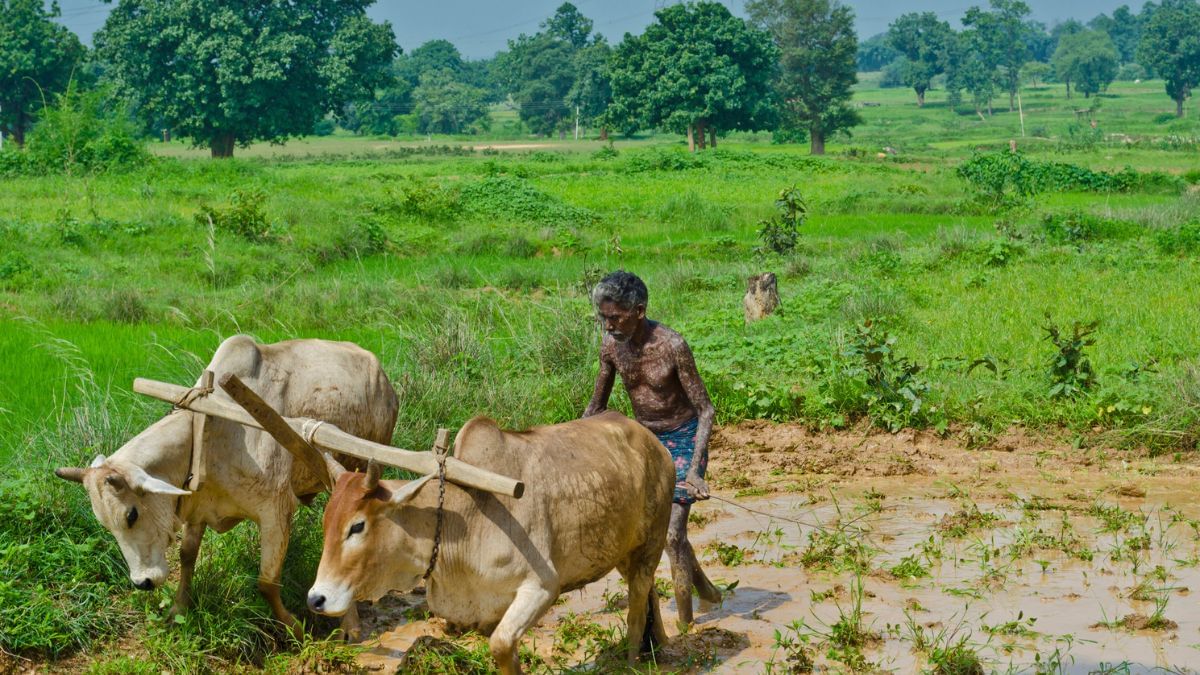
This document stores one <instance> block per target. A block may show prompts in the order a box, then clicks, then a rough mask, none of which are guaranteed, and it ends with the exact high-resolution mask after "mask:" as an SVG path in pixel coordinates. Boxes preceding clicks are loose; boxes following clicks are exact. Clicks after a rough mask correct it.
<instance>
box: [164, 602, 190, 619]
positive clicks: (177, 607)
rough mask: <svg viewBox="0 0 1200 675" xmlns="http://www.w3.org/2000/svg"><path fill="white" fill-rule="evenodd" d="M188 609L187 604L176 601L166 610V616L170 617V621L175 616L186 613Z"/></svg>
mask: <svg viewBox="0 0 1200 675" xmlns="http://www.w3.org/2000/svg"><path fill="white" fill-rule="evenodd" d="M188 609H190V608H189V607H188V606H187V605H182V604H180V603H178V602H177V603H175V604H173V605H171V609H168V610H167V618H168V619H170V620H171V621H174V620H175V617H177V616H184V615H185V614H187V613H188Z"/></svg>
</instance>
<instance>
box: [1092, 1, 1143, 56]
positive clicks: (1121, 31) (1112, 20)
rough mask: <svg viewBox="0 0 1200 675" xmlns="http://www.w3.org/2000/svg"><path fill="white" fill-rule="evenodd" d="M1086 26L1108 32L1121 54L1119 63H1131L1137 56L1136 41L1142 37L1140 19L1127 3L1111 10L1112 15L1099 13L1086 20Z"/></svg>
mask: <svg viewBox="0 0 1200 675" xmlns="http://www.w3.org/2000/svg"><path fill="white" fill-rule="evenodd" d="M1088 27H1089V28H1091V29H1093V30H1100V31H1104V32H1105V33H1108V37H1109V38H1110V39H1111V40H1112V41H1113V46H1115V47H1116V48H1117V53H1118V54H1120V55H1121V63H1123V64H1124V63H1133V60H1134V58H1136V56H1137V46H1138V41H1139V40H1140V39H1141V37H1142V20H1141V18H1140V17H1139V16H1137V15H1136V14H1134V13H1133V12H1132V11H1130V9H1129V5H1121V6H1120V7H1118V8H1116V9H1114V10H1113V13H1112V16H1111V17H1110V16H1108V15H1107V14H1100V15H1098V16H1097V17H1096V18H1094V19H1092V20H1091V21H1089V22H1088Z"/></svg>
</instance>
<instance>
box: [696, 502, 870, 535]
mask: <svg viewBox="0 0 1200 675" xmlns="http://www.w3.org/2000/svg"><path fill="white" fill-rule="evenodd" d="M709 498H710V499H715V500H717V501H719V502H724V503H726V504H729V505H730V506H736V507H737V508H739V509H742V510H744V511H749V512H750V513H754V514H758V515H760V516H766V517H767V518H772V519H774V520H782V521H784V522H787V523H792V524H793V525H803V526H805V527H811V528H813V529H814V530H818V531H820V532H829V528H827V527H825V526H823V525H818V524H816V523H810V522H807V521H804V520H799V519H797V518H787V517H785V516H780V515H777V514H774V513H767V512H766V511H759V510H758V509H752V508H750V507H749V506H746V505H745V504H739V503H737V502H735V501H733V500H732V499H726V498H724V497H721V496H720V495H714V494H711V493H710V494H709ZM869 515H871V513H864V514H862V515H860V516H858V517H857V518H853V519H851V520H848V521H846V522H845V523H843V524H842V527H847V526H850V525H853V524H854V523H857V522H858V521H860V520H862V519H863V518H866V517H867V516H869Z"/></svg>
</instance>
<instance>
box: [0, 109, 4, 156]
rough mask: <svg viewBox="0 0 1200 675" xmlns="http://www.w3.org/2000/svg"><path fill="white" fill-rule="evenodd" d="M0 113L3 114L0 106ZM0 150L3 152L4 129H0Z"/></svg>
mask: <svg viewBox="0 0 1200 675" xmlns="http://www.w3.org/2000/svg"><path fill="white" fill-rule="evenodd" d="M0 112H4V108H3V107H2V106H0ZM0 150H4V129H0Z"/></svg>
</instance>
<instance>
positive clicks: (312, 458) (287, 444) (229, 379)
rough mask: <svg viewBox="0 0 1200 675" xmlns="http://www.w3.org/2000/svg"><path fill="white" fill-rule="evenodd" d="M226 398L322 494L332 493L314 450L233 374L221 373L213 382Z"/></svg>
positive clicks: (326, 474) (324, 468)
mask: <svg viewBox="0 0 1200 675" xmlns="http://www.w3.org/2000/svg"><path fill="white" fill-rule="evenodd" d="M217 383H218V384H220V385H221V388H222V389H224V390H225V393H226V394H229V397H230V398H232V399H233V400H234V401H237V404H238V405H240V406H242V408H244V409H245V410H246V412H248V413H250V416H251V417H253V418H254V421H256V422H258V424H259V426H261V427H262V429H263V431H265V432H267V433H268V434H271V437H272V438H274V439H275V440H276V441H277V442H278V443H279V444H280V445H282V446H283V449H284V450H287V451H288V452H290V453H292V456H293V457H295V458H296V459H297V460H299V461H300V462H301V463H302V464H303V465H304V467H305V468H306V469H308V470H309V471H310V472H312V474H313V475H314V476H316V477H317V479H318V480H320V481H321V485H324V486H325V489H326V490H332V489H333V481H332V480H330V479H329V469H328V468H326V466H325V460H324V459H323V458H322V457H321V453H319V452H317V449H316V448H314V447H313V446H311V445H309V443H308V441H306V440H305V439H304V437H303V436H301V435H300V434H299V433H297V432H296V430H295V429H293V428H292V427H291V425H289V424H288V423H287V420H285V419H283V416H282V415H280V414H279V413H277V412H275V409H274V408H272V407H271V406H270V405H268V404H267V402H266V401H264V400H262V397H260V396H259V395H258V394H256V393H255V392H254V390H253V389H251V388H250V387H247V386H246V384H245V383H244V382H242V381H241V379H239V378H238V376H237V375H235V374H233V373H225V374H223V375H221V379H220V380H218V381H217Z"/></svg>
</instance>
